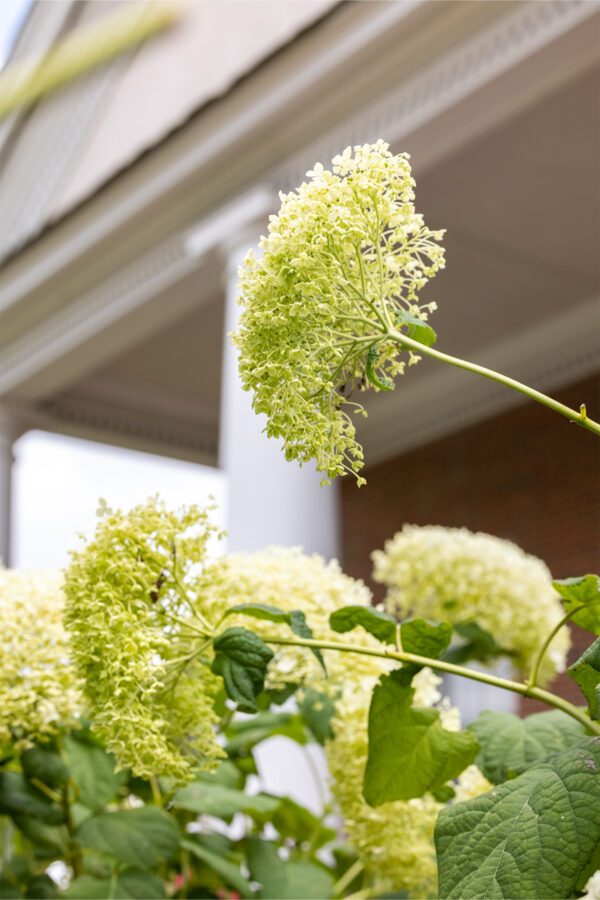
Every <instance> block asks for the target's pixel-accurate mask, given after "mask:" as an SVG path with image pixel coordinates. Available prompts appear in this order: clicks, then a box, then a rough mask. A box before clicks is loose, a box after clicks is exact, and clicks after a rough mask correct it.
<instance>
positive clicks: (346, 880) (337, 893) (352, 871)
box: [331, 859, 365, 897]
mask: <svg viewBox="0 0 600 900" xmlns="http://www.w3.org/2000/svg"><path fill="white" fill-rule="evenodd" d="M364 867H365V865H364V863H363V861H362V860H361V859H357V860H356V862H354V863H352V865H351V866H350V868H349V869H346V871H345V872H344V874H343V875H342V877H341V878H340V879H339V881H336V883H335V884H334V886H333V890H332V892H331V893H332V894H333V896H334V897H341V896H342V895H343V893H344V891H345V890H346V888H348V887H350V885H351V884H352V882H353V881H354V879H355V878H357V877H358V876H359V875H360V873H361V872H362V871H363V869H364Z"/></svg>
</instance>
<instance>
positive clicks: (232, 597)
mask: <svg viewBox="0 0 600 900" xmlns="http://www.w3.org/2000/svg"><path fill="white" fill-rule="evenodd" d="M209 591H210V592H211V593H212V595H213V597H218V604H219V605H227V606H229V607H231V606H236V605H238V604H240V603H245V602H248V600H249V599H251V600H252V602H253V603H263V604H266V605H267V606H276V607H278V608H279V609H282V610H284V611H285V612H292V611H293V610H301V611H302V612H303V613H304V615H305V616H306V620H307V622H308V625H309V626H310V628H311V629H312V632H313V634H314V637H315V638H317V639H318V640H340V637H341V636H340V635H339V634H338V633H337V632H335V631H333V630H332V629H331V628H330V627H329V616H330V615H331V614H332V613H333V612H335V610H336V609H340V607H342V606H347V605H351V604H353V605H360V606H369V605H370V603H371V592H370V590H369V589H368V588H367V587H366V585H365V584H364V583H363V582H362V581H357V580H355V579H354V578H351V577H350V576H349V575H345V574H344V573H343V572H342V570H341V568H340V565H339V563H338V562H337V561H336V560H331V561H329V562H326V561H325V559H323V557H322V556H319V555H317V554H314V555H312V556H308V555H306V554H304V553H302V551H301V550H300V549H299V548H297V547H296V548H284V547H270V548H268V549H267V550H263V551H260V552H258V553H231V554H227V555H226V556H225V557H223V558H222V559H220V560H219V561H218V562H217V563H215V565H214V566H213V568H212V570H211V574H210V579H209ZM227 622H228V624H230V625H241V626H243V627H246V628H249V629H251V630H252V631H255V632H256V633H257V634H260V635H263V636H264V635H273V636H274V637H286V638H287V637H290V636H291V632H290V629H289V627H288V626H287V625H279V624H275V623H273V622H269V621H261V620H259V619H250V618H248V617H247V616H242V615H240V616H231V617H230V618H228V620H227ZM352 641H353V642H354V643H356V644H357V645H359V646H365V647H371V648H373V649H377V650H380V649H381V644H379V642H378V641H376V640H375V638H374V637H372V635H370V634H367V633H366V632H365V631H363V630H362V629H357V630H356V631H354V632H353V634H352ZM271 649H272V650H273V651H274V652H275V656H274V658H273V660H272V661H271V662H270V663H269V671H268V677H267V684H268V685H269V686H270V687H282V686H283V685H284V684H285V683H286V682H289V681H294V682H297V683H303V684H306V685H309V684H310V685H311V686H317V685H319V688H320V689H321V690H332V691H335V690H336V686H337V685H338V683H340V682H341V681H344V680H345V679H346V678H348V677H350V676H349V666H351V669H352V672H353V673H354V677H356V678H358V679H360V678H361V677H363V676H371V675H373V673H376V677H378V676H379V675H380V674H382V673H383V672H385V671H388V669H389V663H388V661H387V660H378V659H375V658H373V657H369V656H360V655H359V654H346V653H339V652H335V651H327V650H324V651H323V654H324V656H325V659H326V663H327V671H328V675H329V677H328V679H325V677H324V674H323V670H322V669H321V667H320V665H319V663H318V661H317V660H316V658H315V656H314V655H313V654H312V653H310V652H309V651H308V650H307V649H306V648H305V647H275V646H273V647H272V648H271ZM348 657H351V660H350V659H348Z"/></svg>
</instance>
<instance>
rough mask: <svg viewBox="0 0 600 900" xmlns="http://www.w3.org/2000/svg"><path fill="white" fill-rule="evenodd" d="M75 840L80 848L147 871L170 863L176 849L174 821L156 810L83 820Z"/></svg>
mask: <svg viewBox="0 0 600 900" xmlns="http://www.w3.org/2000/svg"><path fill="white" fill-rule="evenodd" d="M76 836H77V841H78V842H79V843H80V844H81V846H82V847H91V848H93V849H94V850H100V851H102V852H104V853H109V854H110V855H111V856H114V857H115V858H116V859H118V860H120V861H121V862H124V863H129V864H130V865H137V866H144V867H146V868H149V869H150V868H153V867H154V866H156V865H158V863H159V862H160V861H161V860H163V859H172V858H173V857H174V856H175V854H176V853H177V848H178V846H179V830H178V827H177V825H176V823H175V821H174V820H173V819H172V818H171V817H170V816H169V815H167V813H166V812H164V811H163V810H162V809H157V808H156V807H155V806H142V807H139V808H138V809H118V810H116V811H115V812H106V813H99V814H98V815H96V816H92V817H91V818H89V819H86V821H85V822H84V823H83V824H82V825H80V826H79V828H78V829H77V832H76Z"/></svg>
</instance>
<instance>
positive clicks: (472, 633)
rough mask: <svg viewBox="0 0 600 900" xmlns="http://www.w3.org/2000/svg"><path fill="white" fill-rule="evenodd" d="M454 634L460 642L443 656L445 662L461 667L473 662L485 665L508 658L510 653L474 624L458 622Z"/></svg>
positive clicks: (487, 632)
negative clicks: (504, 657)
mask: <svg viewBox="0 0 600 900" xmlns="http://www.w3.org/2000/svg"><path fill="white" fill-rule="evenodd" d="M454 633H455V635H458V637H459V638H462V642H461V643H460V644H457V645H456V646H454V647H451V648H450V650H448V652H447V653H446V654H445V655H444V659H445V660H447V662H451V663H455V664H456V665H462V664H463V663H466V662H469V660H474V661H476V662H482V663H487V662H491V661H492V660H494V659H497V658H498V657H499V656H510V655H511V653H510V652H509V651H507V650H505V649H504V647H501V646H500V644H499V643H498V642H497V641H496V639H495V637H494V636H493V635H492V634H490V633H489V631H485V629H483V628H481V626H480V625H478V624H477V623H476V622H459V623H458V624H456V625H455V626H454Z"/></svg>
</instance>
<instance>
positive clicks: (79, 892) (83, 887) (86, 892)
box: [60, 867, 167, 900]
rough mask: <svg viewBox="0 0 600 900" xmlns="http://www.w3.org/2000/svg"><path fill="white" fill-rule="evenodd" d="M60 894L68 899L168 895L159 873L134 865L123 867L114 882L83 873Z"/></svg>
mask: <svg viewBox="0 0 600 900" xmlns="http://www.w3.org/2000/svg"><path fill="white" fill-rule="evenodd" d="M60 896H61V897H65V898H67V900H107V898H109V897H110V898H111V900H148V898H150V897H151V898H152V900H163V898H165V897H166V896H167V895H166V894H165V889H164V886H163V883H162V881H161V879H160V878H159V877H158V876H157V875H153V874H152V872H146V871H145V870H143V869H137V868H133V867H132V868H127V869H123V871H122V872H120V873H119V875H118V876H117V878H116V880H115V881H114V882H113V881H112V880H111V879H110V878H93V877H92V876H91V875H81V876H80V877H79V878H76V879H75V881H73V882H72V883H71V884H70V886H69V887H68V888H67V890H66V891H64V892H63V893H62V894H61V895H60Z"/></svg>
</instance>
